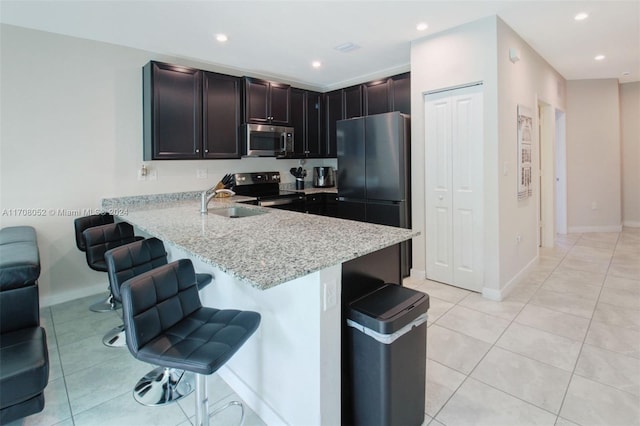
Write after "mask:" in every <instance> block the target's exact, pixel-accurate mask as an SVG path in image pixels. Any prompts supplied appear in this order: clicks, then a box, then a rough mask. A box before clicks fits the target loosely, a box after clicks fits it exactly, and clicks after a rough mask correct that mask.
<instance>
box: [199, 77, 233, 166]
mask: <svg viewBox="0 0 640 426" xmlns="http://www.w3.org/2000/svg"><path fill="white" fill-rule="evenodd" d="M203 80H204V85H203V86H204V90H203V99H202V105H203V117H204V129H203V135H204V141H203V147H204V155H203V157H204V158H240V156H241V153H240V141H239V137H238V128H239V126H240V96H241V93H240V79H238V78H237V77H232V76H228V75H222V74H217V73H212V72H205V73H204V79H203Z"/></svg>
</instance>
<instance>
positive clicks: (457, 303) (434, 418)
mask: <svg viewBox="0 0 640 426" xmlns="http://www.w3.org/2000/svg"><path fill="white" fill-rule="evenodd" d="M580 238H582V236H581V237H580ZM580 238H578V240H579V239H580ZM578 240H576V242H577V241H578ZM573 247H575V243H574V244H573V245H572V246H571V249H573ZM571 249H569V250H567V252H566V253H564V255H563V256H562V257H561V260H560V261H559V262H558V264H557V265H556V266H555V267H554V268H553V269H552V270H551V271H550V272H549V274H548V275H547V276H546V278H545V279H544V280H543V281H542V282H541V283H540V284H538V288H537V289H536V291H535V292H534V293H533V294H532V295H531V296H529V298H528V299H527V301H526V302H525V303H524V304H523V305H522V307H521V308H520V310H518V313H517V314H516V315H514V316H513V318H512V319H511V320H510V321H509V324H508V325H507V326H506V327H505V328H504V330H503V331H502V332H501V333H500V335H499V336H498V337H497V338H496V340H495V341H494V342H493V343H492V344H491V347H489V349H488V350H487V352H486V353H485V354H484V355H483V356H482V357H481V358H480V360H478V362H477V363H476V364H475V366H474V367H473V368H472V369H471V371H470V372H469V374H465V373H463V374H465V378H464V379H463V380H462V382H460V385H458V387H457V388H456V389H455V391H454V392H453V393H452V394H451V396H449V398H447V400H446V401H445V402H444V404H442V406H441V407H440V409H439V410H438V412H437V413H436V414H435V415H434V416H433V417H432V419H433V420H436V421H438V422H439V423H442V424H443V425H445V426H446V424H445V423H443V422H442V421H440V420H438V419H437V417H438V415H439V414H440V413H441V412H442V410H443V409H444V407H446V406H447V404H448V403H449V401H451V399H452V398H453V397H454V396H455V395H456V394H457V393H458V391H459V390H460V388H461V387H462V386H463V385H464V384H465V383H466V382H467V380H468V379H469V378H470V377H471V375H472V374H473V372H474V371H475V370H476V369H477V368H478V366H479V365H480V364H481V363H482V361H483V360H484V359H485V358H486V356H487V355H488V354H489V352H491V350H492V349H493V348H494V347H496V343H497V342H498V341H499V340H500V338H502V336H503V335H504V333H505V332H506V331H507V329H508V328H509V327H510V326H511V325H512V324H513V323H514V322H515V319H516V318H517V317H518V315H520V313H522V311H523V310H524V308H525V307H526V306H527V305H528V304H529V303H530V301H531V299H532V298H533V296H534V295H535V294H536V293H537V292H538V291H539V290H540V288H541V287H542V285H543V284H544V282H545V281H546V280H547V279H549V277H550V276H551V275H552V274H553V272H554V271H555V270H556V269H557V268H558V267H559V266H560V264H561V263H562V260H564V258H565V257H566V256H567V254H568V253H569V252H570V251H571ZM471 294H473V293H469V294H468V295H466V296H465V297H463V298H462V299H460V300H459V301H458V302H456V303H455V304H454V306H461V307H465V306H464V305H459V304H460V302H462V301H463V300H465V299H466V298H467V297H469V296H470V295H471ZM451 309H453V306H452V307H451V308H449V310H451ZM468 309H472V310H475V309H473V308H468ZM449 310H447V312H448V311H449ZM475 311H476V312H481V313H484V314H486V315H490V314H488V313H486V312H482V311H477V310H475ZM443 316H444V314H442V315H441V316H440V317H439V318H438V319H440V318H442V317H443ZM490 316H493V315H490ZM497 318H500V317H497ZM502 319H504V318H502ZM434 324H435V322H434ZM439 326H440V327H444V326H442V325H439ZM444 328H447V327H444ZM447 329H448V330H450V329H449V328H447ZM451 331H456V330H451ZM456 332H458V333H460V332H459V331H456ZM461 334H463V335H466V334H464V333H461ZM585 335H586V333H585ZM468 337H472V338H474V339H475V337H473V336H468ZM476 340H479V339H476ZM485 343H486V342H485ZM498 348H500V346H498ZM500 349H503V348H500ZM518 355H520V354H518ZM521 356H522V355H521ZM527 358H528V357H527ZM538 362H540V361H538ZM576 362H577V361H576ZM443 365H444V364H443ZM448 368H451V367H448ZM574 369H575V368H574ZM452 370H454V371H458V370H455V369H452ZM564 371H566V370H564ZM471 378H472V379H473V380H477V381H479V382H480V383H482V384H484V385H486V386H489V387H491V388H493V389H495V390H497V391H499V392H502V393H504V394H506V395H509V396H511V397H512V398H516V399H518V400H520V401H522V402H524V403H526V404H528V405H531V406H533V407H536V408H538V409H541V410H543V411H546V412H548V413H550V414H552V415H554V416H556V421H555V422H554V423H557V421H558V417H559V416H560V410H561V409H562V402H564V397H563V399H562V402H561V404H560V408H559V409H558V413H553V412H552V411H549V410H547V409H546V408H543V407H539V406H538V405H536V404H533V403H531V402H529V401H526V400H524V399H522V398H520V397H518V396H516V395H512V394H510V393H508V392H505V391H504V390H502V389H498V388H496V387H495V386H492V385H490V384H488V383H485V382H483V381H482V380H478V379H476V378H474V377H471ZM570 382H571V378H570V379H569V383H570ZM568 388H569V385H568V384H567V389H568ZM565 393H566V390H565Z"/></svg>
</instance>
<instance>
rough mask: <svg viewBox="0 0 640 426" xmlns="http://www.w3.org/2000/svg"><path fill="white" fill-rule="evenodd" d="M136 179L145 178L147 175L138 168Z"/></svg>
mask: <svg viewBox="0 0 640 426" xmlns="http://www.w3.org/2000/svg"><path fill="white" fill-rule="evenodd" d="M138 180H147V175H145V174H144V173H143V172H142V170H138Z"/></svg>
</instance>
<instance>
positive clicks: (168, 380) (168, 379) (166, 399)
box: [133, 367, 195, 406]
mask: <svg viewBox="0 0 640 426" xmlns="http://www.w3.org/2000/svg"><path fill="white" fill-rule="evenodd" d="M193 376H194V374H193V373H190V372H188V371H184V370H177V369H175V368H166V367H158V368H156V369H154V370H151V371H150V372H148V373H147V374H146V375H145V376H144V377H143V378H142V379H140V380H139V381H138V383H137V384H136V387H135V388H134V389H133V397H134V398H135V400H136V401H138V402H139V403H140V404H142V405H147V406H156V405H166V404H170V403H172V402H176V401H178V400H180V399H182V398H184V397H185V396H187V395H189V394H190V393H191V392H193V390H194V389H195V380H194V377H193Z"/></svg>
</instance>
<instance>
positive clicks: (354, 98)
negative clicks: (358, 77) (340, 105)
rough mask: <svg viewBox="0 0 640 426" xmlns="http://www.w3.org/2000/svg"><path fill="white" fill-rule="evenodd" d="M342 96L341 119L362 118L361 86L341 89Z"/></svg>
mask: <svg viewBox="0 0 640 426" xmlns="http://www.w3.org/2000/svg"><path fill="white" fill-rule="evenodd" d="M342 92H343V96H344V115H343V116H342V118H340V119H339V120H342V119H346V118H354V117H362V116H363V115H364V114H363V113H362V86H361V85H358V86H352V87H347V88H346V89H342Z"/></svg>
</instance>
